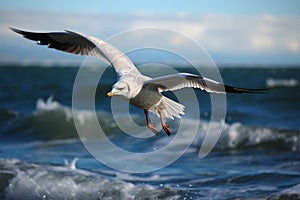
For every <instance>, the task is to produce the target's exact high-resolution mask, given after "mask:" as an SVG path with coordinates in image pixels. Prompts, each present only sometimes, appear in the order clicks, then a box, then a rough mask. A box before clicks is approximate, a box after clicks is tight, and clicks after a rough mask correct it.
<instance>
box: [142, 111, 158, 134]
mask: <svg viewBox="0 0 300 200" xmlns="http://www.w3.org/2000/svg"><path fill="white" fill-rule="evenodd" d="M144 113H145V116H146V121H147V126H148V128H149V129H150V130H151V131H152V132H153V133H154V134H155V135H158V131H157V129H156V128H155V127H154V126H153V124H151V122H150V119H149V111H148V110H144Z"/></svg>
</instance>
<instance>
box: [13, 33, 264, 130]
mask: <svg viewBox="0 0 300 200" xmlns="http://www.w3.org/2000/svg"><path fill="white" fill-rule="evenodd" d="M11 30H12V31H14V32H16V33H18V34H21V35H23V36H24V37H25V38H27V39H30V40H34V41H36V42H37V44H39V45H47V46H48V47H49V48H54V49H57V50H61V51H65V52H69V53H73V54H79V55H85V56H93V57H96V58H98V59H100V60H102V61H104V62H106V63H107V64H110V65H112V66H113V67H114V69H115V71H116V73H117V75H118V81H117V82H116V83H115V84H114V85H113V87H112V90H111V92H108V93H107V96H108V97H111V96H114V95H119V96H122V97H124V98H125V99H127V100H128V101H129V102H130V103H131V104H133V105H135V106H136V107H138V108H141V109H143V110H144V113H145V116H146V122H147V126H148V127H149V129H150V130H151V131H152V132H153V133H155V134H158V131H157V129H156V128H155V127H154V125H153V124H152V123H151V121H150V118H149V115H148V112H149V111H151V112H152V113H154V114H156V115H157V116H158V117H159V118H160V121H161V125H162V128H163V130H164V131H165V132H166V134H167V135H168V136H170V135H171V130H170V128H169V126H168V124H167V123H166V122H165V121H164V118H170V119H174V117H176V118H181V115H184V108H185V107H184V105H181V104H180V103H178V102H175V101H173V100H171V99H170V98H168V97H166V96H164V95H163V94H162V92H164V91H173V90H178V89H182V88H186V87H190V88H199V89H201V90H205V91H206V92H210V93H256V92H261V91H262V90H261V89H245V88H238V87H232V86H228V85H223V84H221V83H219V82H217V81H214V80H212V79H209V78H206V77H202V76H199V75H195V74H190V73H177V74H172V75H168V76H162V77H158V78H150V77H148V76H145V75H143V74H141V73H140V72H139V70H138V69H137V68H136V67H135V65H134V64H133V63H132V61H131V60H130V59H129V58H128V57H127V56H126V55H125V54H124V53H122V52H121V51H120V50H119V49H117V48H116V47H114V46H113V45H111V44H109V43H107V42H105V41H103V40H100V39H98V38H95V37H92V36H85V35H81V34H78V33H75V32H72V31H67V30H66V31H65V32H49V33H38V32H28V31H23V30H18V29H15V28H11Z"/></svg>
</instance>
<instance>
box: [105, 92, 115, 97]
mask: <svg viewBox="0 0 300 200" xmlns="http://www.w3.org/2000/svg"><path fill="white" fill-rule="evenodd" d="M113 95H114V94H113V93H112V92H109V93H107V94H106V96H107V97H112V96H113Z"/></svg>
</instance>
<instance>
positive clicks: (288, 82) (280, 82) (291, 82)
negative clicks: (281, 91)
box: [266, 78, 299, 88]
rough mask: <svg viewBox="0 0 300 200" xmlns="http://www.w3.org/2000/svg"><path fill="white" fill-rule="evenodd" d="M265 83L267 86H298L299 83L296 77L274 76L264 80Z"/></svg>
mask: <svg viewBox="0 0 300 200" xmlns="http://www.w3.org/2000/svg"><path fill="white" fill-rule="evenodd" d="M266 85H267V87H269V88H274V87H295V86H298V85H299V83H298V81H297V80H296V79H293V78H291V79H274V78H268V79H267V80H266Z"/></svg>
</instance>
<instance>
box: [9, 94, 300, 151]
mask: <svg viewBox="0 0 300 200" xmlns="http://www.w3.org/2000/svg"><path fill="white" fill-rule="evenodd" d="M92 115H93V113H92V111H90V110H75V111H74V114H72V108H71V107H68V106H65V105H62V104H61V103H59V102H57V101H55V100H53V98H51V97H50V98H48V99H47V100H46V101H44V100H42V99H39V100H37V107H36V111H35V112H34V113H33V114H32V116H29V117H25V118H21V117H20V116H19V114H17V113H14V112H13V111H7V120H8V119H9V120H10V121H11V122H12V123H14V124H15V125H16V124H17V125H18V126H17V127H15V128H13V129H11V130H7V131H6V134H7V135H12V134H26V138H28V139H34V138H38V139H43V140H57V139H65V138H77V137H78V135H77V132H76V128H75V125H74V118H73V117H76V119H77V120H78V121H79V123H80V125H81V126H84V128H86V129H94V128H95V126H98V124H93V122H92V121H93V120H90V119H91V117H92ZM132 115H133V116H132V118H133V119H134V120H135V121H136V122H137V123H139V124H144V123H145V122H144V118H143V117H141V116H140V115H138V114H132ZM97 116H98V121H99V123H100V124H101V128H102V129H103V131H104V132H105V133H107V134H108V135H114V134H116V133H120V131H121V130H120V129H119V128H118V126H117V125H116V123H115V121H114V119H113V117H112V115H111V113H109V112H105V111H97ZM117 117H119V118H121V119H120V120H118V121H119V122H122V123H124V124H125V125H126V124H127V123H128V120H129V119H127V115H122V114H120V115H118V116H117ZM11 118H15V120H11ZM195 120H198V119H190V120H189V123H191V124H192V123H195ZM173 123H176V122H173ZM174 125H175V126H176V124H174ZM209 125H212V126H216V127H218V126H220V122H212V123H211V124H210V123H209V122H207V121H204V120H202V121H201V125H200V130H199V133H198V137H197V138H196V139H195V141H194V144H193V145H192V146H193V147H197V148H198V147H200V146H201V144H202V142H203V138H204V136H205V134H206V130H207V128H208V126H209ZM24 127H25V131H23V133H19V130H23V129H24ZM146 130H147V127H146V126H145V131H146ZM132 131H133V132H134V131H135V130H132ZM4 134H5V133H4ZM176 134H186V136H187V137H188V136H189V126H188V124H187V125H186V127H184V129H183V132H182V133H176ZM118 135H119V136H120V134H118ZM299 135H300V131H299V130H285V129H278V128H268V127H255V126H246V125H243V124H242V123H233V124H227V123H224V127H223V131H222V134H221V137H220V138H219V140H218V143H217V145H216V146H215V149H243V148H250V147H260V148H275V147H276V149H282V150H283V149H284V150H290V151H296V152H300V138H299ZM121 136H122V134H121ZM210 136H211V137H213V133H210ZM208 137H209V135H208ZM165 140H169V138H168V137H163V135H161V137H159V138H158V139H157V142H161V141H165ZM181 142H185V141H181ZM178 145H180V144H178Z"/></svg>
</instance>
